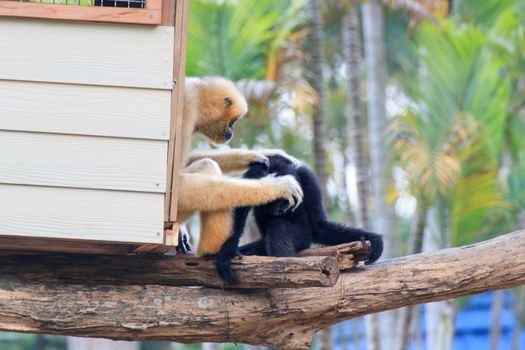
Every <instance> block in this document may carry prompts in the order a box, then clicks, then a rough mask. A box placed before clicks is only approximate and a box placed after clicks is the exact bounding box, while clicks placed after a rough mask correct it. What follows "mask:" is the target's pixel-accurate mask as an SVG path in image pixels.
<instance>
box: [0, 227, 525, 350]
mask: <svg viewBox="0 0 525 350" xmlns="http://www.w3.org/2000/svg"><path fill="white" fill-rule="evenodd" d="M524 283H525V231H518V232H515V233H512V234H508V235H504V236H500V237H498V238H495V239H492V240H489V241H486V242H482V243H478V244H473V245H469V246H464V247H459V248H452V249H446V250H441V251H437V252H432V253H424V254H418V255H412V256H407V257H403V258H398V259H393V260H389V261H385V262H382V263H379V264H376V265H371V266H367V267H366V268H356V269H355V270H353V272H347V273H343V274H341V276H340V278H339V279H338V281H337V283H336V284H335V285H334V286H333V287H325V288H317V287H313V288H304V289H290V288H288V289H258V290H223V289H210V288H184V287H171V286H158V285H157V286H154V285H146V286H136V285H132V286H109V285H106V286H95V285H87V284H77V283H65V282H39V281H28V280H25V279H23V278H21V277H19V276H13V275H6V274H0V329H2V330H9V331H20V332H31V333H50V334H62V335H76V336H90V337H104V338H111V339H127V340H146V339H159V340H173V341H178V342H197V341H212V342H225V341H231V342H241V343H249V344H261V345H270V346H273V347H278V348H281V349H308V348H309V347H310V341H311V337H312V335H313V334H314V333H315V332H316V331H317V330H319V329H322V328H325V327H327V326H329V325H331V324H334V323H337V322H340V321H342V320H345V319H349V318H353V317H356V316H362V315H365V314H370V313H374V312H379V311H384V310H389V309H394V308H398V307H401V306H407V305H414V304H419V303H425V302H431V301H438V300H444V299H449V298H454V297H458V296H462V295H470V294H475V293H480V292H484V291H487V290H495V289H502V288H511V287H515V286H518V285H521V284H524Z"/></svg>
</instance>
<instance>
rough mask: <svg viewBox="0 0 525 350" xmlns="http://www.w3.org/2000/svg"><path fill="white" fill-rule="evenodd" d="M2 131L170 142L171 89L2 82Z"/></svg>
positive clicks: (0, 102)
mask: <svg viewBox="0 0 525 350" xmlns="http://www.w3.org/2000/svg"><path fill="white" fill-rule="evenodd" d="M0 96H2V98H0V129H2V130H21V131H35V132H50V133H64V134H79V135H99V136H116V137H132V138H147V139H158V140H168V138H169V128H170V126H169V124H170V96H171V93H170V91H167V90H166V91H164V90H152V89H130V88H120V87H103V86H89V85H68V84H48V83H29V82H19V81H9V80H0Z"/></svg>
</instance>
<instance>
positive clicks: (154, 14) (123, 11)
mask: <svg viewBox="0 0 525 350" xmlns="http://www.w3.org/2000/svg"><path fill="white" fill-rule="evenodd" d="M0 16H12V17H29V18H45V19H61V20H74V21H90V22H115V23H140V24H159V23H160V22H161V10H160V9H129V8H122V7H100V6H71V5H58V4H42V3H29V2H16V1H9V0H7V1H4V0H0Z"/></svg>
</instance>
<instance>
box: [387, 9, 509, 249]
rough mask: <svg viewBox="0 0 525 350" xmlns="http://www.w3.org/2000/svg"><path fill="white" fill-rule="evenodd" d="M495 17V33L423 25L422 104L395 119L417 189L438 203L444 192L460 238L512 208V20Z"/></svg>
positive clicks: (419, 41) (419, 37)
mask: <svg viewBox="0 0 525 350" xmlns="http://www.w3.org/2000/svg"><path fill="white" fill-rule="evenodd" d="M501 16H505V17H506V18H507V19H513V17H512V15H511V14H509V13H507V12H505V11H503V12H501ZM482 18H483V17H480V18H478V19H477V21H475V23H479V22H480V21H481V20H482ZM490 20H492V21H493V22H494V23H495V25H494V27H492V28H490V30H487V31H484V30H482V29H480V28H479V27H478V26H476V25H474V24H461V25H458V24H456V23H455V22H454V21H452V20H443V21H441V28H438V27H436V26H435V25H433V24H431V23H424V24H422V25H421V26H420V27H419V29H418V31H417V33H416V35H415V40H414V47H413V50H414V52H415V53H416V55H417V57H418V61H419V70H418V76H417V78H416V79H415V80H413V84H412V85H411V86H410V87H409V93H410V95H411V97H412V99H413V100H414V101H415V106H414V107H413V108H412V109H411V112H409V113H407V114H406V115H404V116H402V117H400V118H398V119H397V121H396V122H395V123H394V124H393V129H394V130H395V132H396V140H397V141H396V146H397V147H396V150H397V151H398V152H399V161H400V164H401V166H402V167H403V169H405V171H406V172H407V175H408V177H409V178H410V179H411V180H412V181H411V183H412V185H413V189H412V190H413V191H414V193H416V194H417V197H418V198H419V200H423V201H426V202H427V205H430V206H432V205H434V206H435V205H436V204H437V202H436V201H437V200H438V199H439V198H442V201H441V203H440V205H439V206H438V209H439V210H441V211H444V212H442V213H441V214H440V215H439V216H440V217H441V218H443V220H442V222H441V223H440V224H441V225H442V226H443V228H444V230H445V231H448V232H450V234H451V238H452V242H453V244H461V243H466V242H471V241H472V240H474V239H475V238H476V236H477V235H478V234H479V233H480V231H481V228H482V227H483V225H484V223H485V219H486V217H487V213H488V211H489V210H494V209H495V208H504V207H505V206H506V204H505V203H504V201H503V197H502V192H501V189H500V186H499V183H498V177H497V174H498V169H499V164H500V161H501V156H502V150H503V146H504V142H503V140H504V136H505V129H506V124H507V122H508V120H509V117H510V109H509V106H510V99H511V87H512V84H513V76H512V73H511V72H510V71H509V69H508V68H509V64H510V61H511V59H510V55H509V50H506V49H504V47H502V44H501V42H500V41H499V39H500V38H501V35H499V34H500V33H505V32H507V33H508V31H509V27H511V26H507V25H503V23H505V24H507V23H508V22H504V21H503V20H500V19H499V18H492V17H490ZM514 23H516V21H514ZM482 28H483V27H482Z"/></svg>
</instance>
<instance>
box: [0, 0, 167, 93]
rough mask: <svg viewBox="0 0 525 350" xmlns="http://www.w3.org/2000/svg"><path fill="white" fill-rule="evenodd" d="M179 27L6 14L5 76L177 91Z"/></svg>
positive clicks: (1, 43)
mask: <svg viewBox="0 0 525 350" xmlns="http://www.w3.org/2000/svg"><path fill="white" fill-rule="evenodd" d="M53 6H58V5H53ZM68 7H70V6H68ZM173 30H174V28H173V27H164V26H159V27H148V26H139V25H116V24H97V25H93V24H90V23H80V22H62V21H43V20H34V19H18V18H7V17H0V33H4V34H3V35H0V51H1V52H2V54H1V55H0V79H5V80H24V81H44V82H59V83H73V84H88V85H109V86H127V87H145V88H158V89H171V88H172V76H173V72H172V70H173Z"/></svg>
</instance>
